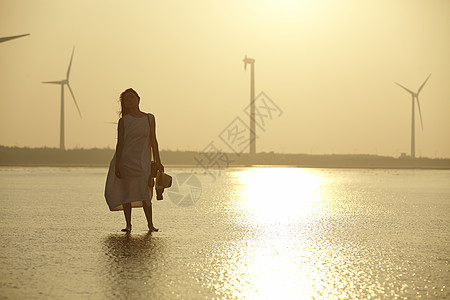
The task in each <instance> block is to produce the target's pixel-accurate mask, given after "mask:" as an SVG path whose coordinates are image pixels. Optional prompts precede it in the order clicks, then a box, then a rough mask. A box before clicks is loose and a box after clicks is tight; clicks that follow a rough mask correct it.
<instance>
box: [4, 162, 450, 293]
mask: <svg viewBox="0 0 450 300" xmlns="http://www.w3.org/2000/svg"><path fill="white" fill-rule="evenodd" d="M106 171H107V170H106V169H103V168H19V167H12V168H8V167H2V168H0V201H1V204H2V205H1V206H0V238H1V248H0V249H1V250H0V296H1V297H5V298H14V299H17V298H60V297H65V298H80V297H83V298H111V297H114V298H119V299H122V298H132V299H135V298H147V299H148V298H150V299H169V298H177V297H178V298H182V299H210V298H225V299H235V298H248V299H253V298H257V299H273V298H279V299H281V298H284V299H289V298H290V299H298V298H312V297H315V298H357V297H358V298H359V297H360V298H368V297H376V298H380V297H388V298H395V297H399V298H403V297H418V296H422V297H430V298H442V299H444V298H449V296H450V295H449V292H448V283H449V279H450V275H449V257H450V251H449V249H450V248H449V246H448V245H449V238H450V214H449V212H450V184H449V183H450V171H442V170H440V171H434V170H364V169H363V170H353V169H349V170H346V169H300V168H235V169H227V170H222V172H221V176H219V177H217V179H216V180H215V181H213V180H212V177H210V176H209V175H208V174H205V173H203V172H201V170H197V169H173V168H172V169H170V168H167V170H166V171H167V172H169V173H171V174H172V175H177V174H181V173H184V174H188V175H189V174H190V175H193V177H195V178H196V179H198V180H199V182H200V184H201V189H200V191H198V190H197V192H201V196H200V198H199V199H198V200H197V201H196V202H195V203H194V204H193V205H188V206H186V202H185V205H182V204H181V203H180V202H179V201H178V200H179V199H178V198H177V199H175V198H176V197H175V195H174V194H173V197H168V196H169V195H168V194H167V195H166V197H165V199H164V200H163V201H156V200H154V205H153V207H154V219H155V225H156V226H157V227H159V228H160V232H158V233H152V234H149V233H148V232H147V228H146V221H145V217H144V214H143V212H142V210H141V209H136V210H133V216H132V218H133V232H132V233H131V234H125V233H122V232H120V229H121V228H123V226H124V220H123V214H122V213H121V212H109V211H108V208H107V205H106V202H105V200H104V198H103V188H104V181H105V176H106ZM174 177H175V176H174ZM179 178H185V177H182V175H180V177H179ZM185 193H189V187H187V186H186V185H183V186H182V187H181V189H180V191H179V195H183V194H185ZM171 200H172V201H171ZM175 203H176V204H175ZM188 204H189V203H188ZM191 204H192V203H191Z"/></svg>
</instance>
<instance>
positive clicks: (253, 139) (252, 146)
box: [244, 55, 256, 155]
mask: <svg viewBox="0 0 450 300" xmlns="http://www.w3.org/2000/svg"><path fill="white" fill-rule="evenodd" d="M247 64H250V66H251V69H250V154H251V155H254V154H255V153H256V132H255V130H256V128H255V60H254V59H253V58H249V57H247V55H246V56H245V57H244V70H247Z"/></svg>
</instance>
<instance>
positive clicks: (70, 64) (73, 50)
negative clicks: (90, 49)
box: [66, 46, 75, 80]
mask: <svg viewBox="0 0 450 300" xmlns="http://www.w3.org/2000/svg"><path fill="white" fill-rule="evenodd" d="M74 52H75V46H73V49H72V56H71V57H70V63H69V68H68V69H67V77H66V80H69V75H70V68H71V67H72V59H73V53H74Z"/></svg>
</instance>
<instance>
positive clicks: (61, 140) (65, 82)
mask: <svg viewBox="0 0 450 300" xmlns="http://www.w3.org/2000/svg"><path fill="white" fill-rule="evenodd" d="M74 52H75V47H73V50H72V56H71V57H70V62H69V68H68V69H67V75H66V79H63V80H59V81H43V82H42V83H49V84H59V85H61V127H60V133H59V148H60V149H61V150H64V149H65V147H64V85H67V87H68V88H69V91H70V94H71V95H72V98H73V102H74V103H75V106H76V107H77V110H78V114H79V115H80V118H81V111H80V108H79V107H78V104H77V100H75V95H74V94H73V91H72V89H71V88H70V84H69V75H70V67H71V66H72V59H73V53H74Z"/></svg>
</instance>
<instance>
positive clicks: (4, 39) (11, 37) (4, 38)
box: [0, 33, 30, 43]
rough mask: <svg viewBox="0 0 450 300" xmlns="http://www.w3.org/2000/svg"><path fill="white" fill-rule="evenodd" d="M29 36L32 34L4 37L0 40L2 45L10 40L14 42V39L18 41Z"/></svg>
mask: <svg viewBox="0 0 450 300" xmlns="http://www.w3.org/2000/svg"><path fill="white" fill-rule="evenodd" d="M27 35H30V34H29V33H27V34H21V35H14V36H7V37H2V38H0V43H3V42H6V41H9V40H13V39H17V38H20V37H23V36H27Z"/></svg>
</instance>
